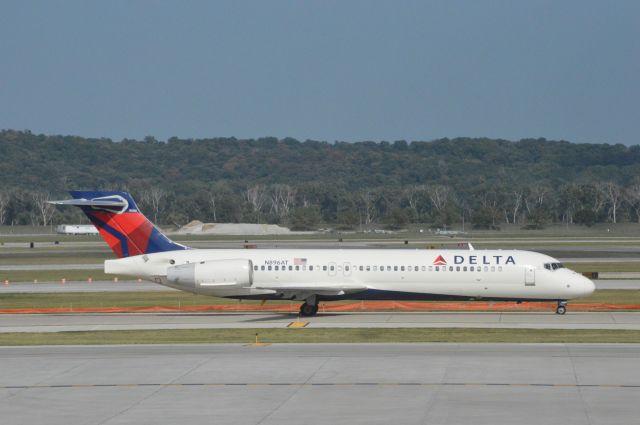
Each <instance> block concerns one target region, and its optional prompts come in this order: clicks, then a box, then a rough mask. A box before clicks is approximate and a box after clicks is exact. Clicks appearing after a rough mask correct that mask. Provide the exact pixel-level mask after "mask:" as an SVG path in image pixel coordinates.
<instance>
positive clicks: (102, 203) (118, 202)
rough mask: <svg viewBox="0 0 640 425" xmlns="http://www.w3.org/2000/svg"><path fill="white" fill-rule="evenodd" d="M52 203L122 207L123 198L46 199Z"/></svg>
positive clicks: (124, 204)
mask: <svg viewBox="0 0 640 425" xmlns="http://www.w3.org/2000/svg"><path fill="white" fill-rule="evenodd" d="M47 202H48V203H50V204H53V205H73V206H74V207H124V206H126V205H127V202H126V201H125V200H120V199H113V200H101V199H65V200H64V201H47Z"/></svg>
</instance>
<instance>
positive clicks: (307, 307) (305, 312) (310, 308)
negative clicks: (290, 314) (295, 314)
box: [300, 303, 318, 317]
mask: <svg viewBox="0 0 640 425" xmlns="http://www.w3.org/2000/svg"><path fill="white" fill-rule="evenodd" d="M317 312H318V305H317V304H316V305H311V304H307V303H304V304H302V305H301V306H300V316H305V317H309V316H315V315H316V313H317Z"/></svg>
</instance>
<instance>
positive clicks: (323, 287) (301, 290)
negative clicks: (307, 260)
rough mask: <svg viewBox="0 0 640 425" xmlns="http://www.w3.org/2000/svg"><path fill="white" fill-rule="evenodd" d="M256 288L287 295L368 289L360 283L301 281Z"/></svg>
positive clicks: (350, 291)
mask: <svg viewBox="0 0 640 425" xmlns="http://www.w3.org/2000/svg"><path fill="white" fill-rule="evenodd" d="M255 288H256V289H266V290H270V291H275V292H277V293H279V294H286V295H307V294H308V295H338V296H339V295H347V294H354V293H357V292H362V291H366V290H367V289H368V288H367V286H365V285H360V284H347V285H345V284H335V283H300V284H295V285H260V286H256V287H255Z"/></svg>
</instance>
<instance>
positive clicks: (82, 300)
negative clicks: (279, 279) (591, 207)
mask: <svg viewBox="0 0 640 425" xmlns="http://www.w3.org/2000/svg"><path fill="white" fill-rule="evenodd" d="M239 302H240V301H237V300H233V299H228V298H216V297H207V296H204V295H193V294H189V293H186V292H84V293H77V292H72V293H54V294H2V295H0V309H9V308H104V307H155V306H163V307H177V308H180V307H185V306H193V305H216V304H237V303H239ZM345 302H347V301H345ZM425 302H430V301H425ZM578 302H580V303H594V304H596V303H598V304H599V303H604V304H640V290H600V291H596V292H595V293H594V294H593V295H591V296H590V297H587V298H580V299H579V301H578ZM258 303H260V301H250V300H244V301H242V304H258ZM282 303H284V304H288V303H290V301H269V304H282ZM294 304H299V303H295V302H294Z"/></svg>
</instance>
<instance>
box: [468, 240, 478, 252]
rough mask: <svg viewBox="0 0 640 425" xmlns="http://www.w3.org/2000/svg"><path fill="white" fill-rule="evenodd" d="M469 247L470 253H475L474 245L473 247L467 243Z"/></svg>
mask: <svg viewBox="0 0 640 425" xmlns="http://www.w3.org/2000/svg"><path fill="white" fill-rule="evenodd" d="M467 245H469V251H475V250H476V249H475V248H474V247H473V245H471V243H469V242H467Z"/></svg>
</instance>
